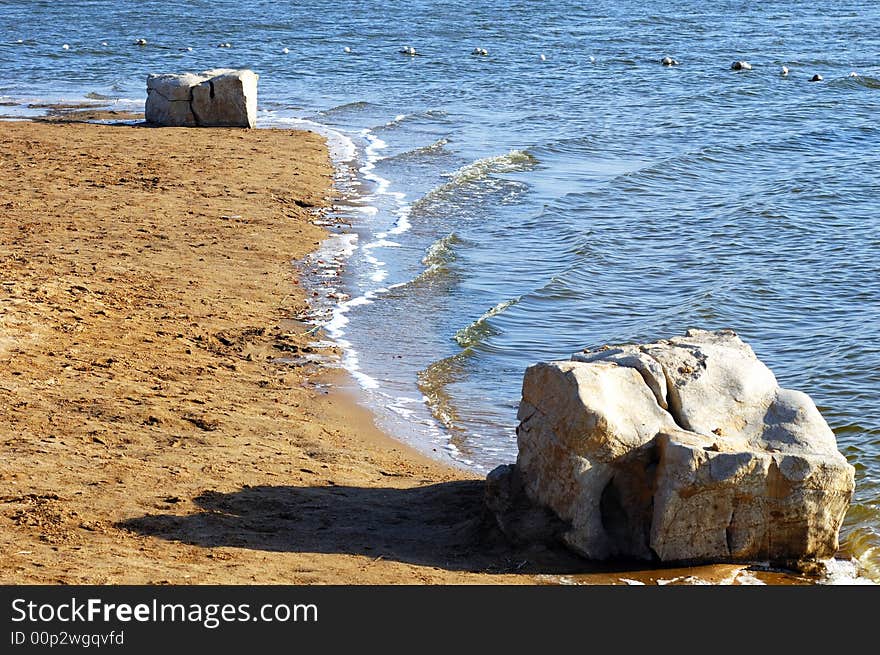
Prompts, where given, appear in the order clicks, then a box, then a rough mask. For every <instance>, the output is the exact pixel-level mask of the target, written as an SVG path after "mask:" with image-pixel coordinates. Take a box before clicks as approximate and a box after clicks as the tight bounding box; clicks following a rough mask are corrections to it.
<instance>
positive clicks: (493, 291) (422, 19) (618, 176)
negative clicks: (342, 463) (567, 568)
mask: <svg viewBox="0 0 880 655" xmlns="http://www.w3.org/2000/svg"><path fill="white" fill-rule="evenodd" d="M582 5H588V6H582ZM380 6H381V8H379V7H380ZM184 7H185V8H184ZM0 38H2V41H3V42H2V43H0V64H2V65H3V69H4V70H5V71H6V75H5V76H4V77H3V79H2V80H0V102H3V103H4V104H5V105H6V106H4V107H0V113H5V114H7V115H26V114H28V113H33V111H34V110H29V109H27V107H26V106H27V105H28V104H29V103H33V102H35V101H40V102H42V101H52V100H55V101H57V100H62V99H64V100H82V99H85V98H98V99H105V100H106V102H107V103H108V104H112V105H113V106H117V107H119V108H134V109H142V107H143V102H144V98H145V88H144V87H145V84H144V78H145V76H146V74H147V73H149V72H175V71H181V72H182V71H185V70H190V71H199V70H204V69H207V68H215V67H221V66H229V67H236V68H238V67H248V68H252V69H253V70H255V71H256V72H257V73H259V74H260V76H261V77H260V111H259V119H258V120H259V122H260V124H261V125H263V126H306V127H310V128H311V129H317V130H319V131H322V132H323V133H325V134H327V135H328V136H329V137H330V138H331V144H332V145H333V154H334V157H335V159H336V161H337V164H338V168H339V174H338V180H337V183H338V186H339V188H340V190H341V192H342V193H343V198H342V199H341V200H340V203H339V207H338V212H337V214H338V218H340V219H341V220H344V221H347V222H349V223H350V224H351V228H350V229H346V230H344V231H343V232H344V233H343V234H340V235H339V236H337V237H335V239H334V240H332V241H331V242H329V243H328V244H327V246H326V247H325V249H324V251H323V252H322V253H321V254H320V255H318V256H316V257H315V258H314V259H313V261H312V265H313V267H314V268H316V269H319V270H323V265H322V264H321V263H320V262H321V261H328V260H329V259H330V258H331V257H333V256H335V257H337V258H338V257H339V256H340V250H341V251H342V254H343V255H344V258H345V264H346V265H345V267H344V272H343V275H342V279H341V283H340V285H339V286H340V287H341V291H343V292H345V293H346V294H348V296H349V299H348V300H347V301H345V302H343V303H342V304H341V305H338V306H335V307H329V308H328V309H327V311H326V312H325V313H324V314H323V315H322V318H321V321H320V324H321V325H322V326H323V327H324V331H323V334H324V335H326V336H327V337H329V338H332V339H334V340H336V341H338V342H340V343H341V344H342V345H343V346H345V354H344V356H343V363H344V364H345V365H346V367H347V368H349V370H351V371H352V372H353V373H354V377H355V379H356V380H357V381H358V384H359V386H360V388H361V391H362V398H363V399H364V402H365V403H367V404H368V405H370V406H371V407H372V408H373V409H374V411H376V413H377V416H378V418H379V421H380V422H381V423H382V424H383V426H384V427H386V428H387V429H389V430H390V431H392V432H393V433H394V434H396V435H397V436H398V437H399V438H400V439H402V440H405V441H408V442H411V443H413V444H415V445H417V446H419V447H421V448H423V449H425V450H427V451H432V450H436V451H437V452H439V453H446V455H447V456H449V457H452V458H454V459H455V460H457V461H459V462H461V463H463V464H465V465H467V466H471V467H473V468H475V469H476V470H479V471H487V470H489V469H491V468H492V467H494V466H495V465H496V464H499V463H505V462H510V461H513V460H514V459H515V456H516V441H515V435H514V429H515V426H516V406H517V402H518V400H519V394H520V385H521V381H522V374H523V371H524V369H525V368H526V366H528V365H529V364H532V363H534V362H536V361H539V360H547V359H559V358H567V357H568V356H569V355H570V353H571V352H573V351H575V350H578V349H581V348H583V347H588V346H598V345H601V344H604V343H613V342H625V341H645V340H655V339H658V338H664V337H669V336H673V335H677V334H680V333H683V331H684V330H685V329H687V328H690V327H699V328H722V327H728V328H732V329H734V330H736V331H737V332H738V333H739V334H740V336H741V337H742V338H743V339H744V340H746V341H747V342H748V343H749V344H751V345H752V347H753V348H754V350H755V351H756V353H757V354H758V356H759V357H760V358H761V359H762V360H763V361H764V362H766V363H767V364H768V365H769V366H770V367H771V368H772V369H773V371H774V372H775V373H776V375H777V377H778V378H779V380H780V382H781V383H782V384H783V386H787V387H791V388H794V389H799V390H802V391H805V392H807V393H808V394H810V395H811V396H812V397H813V399H814V400H815V401H816V403H817V404H818V405H819V407H820V409H821V411H822V413H823V414H824V416H825V417H826V419H827V420H828V422H829V424H830V425H831V426H832V428H833V429H834V431H835V433H836V434H837V438H838V443H839V446H840V448H841V450H842V451H843V453H844V454H845V455H846V457H847V458H848V460H849V461H850V462H851V463H852V464H853V465H854V466H855V467H856V471H857V472H856V494H855V499H854V502H853V504H852V507H851V509H850V512H849V514H848V515H847V519H846V522H845V525H844V528H843V531H842V542H843V544H844V551H845V554H847V555H851V556H853V557H855V558H857V559H858V560H859V561H860V563H861V565H862V566H863V567H864V570H865V571H866V573H867V574H868V575H871V576H874V577H875V578H878V579H880V402H878V397H880V181H878V179H880V178H878V170H880V148H878V144H880V130H878V120H877V117H878V115H880V114H878V104H880V7H878V6H877V5H874V4H871V3H861V2H847V1H833V0H832V1H830V2H827V3H823V4H822V5H821V7H819V8H815V7H806V6H804V5H802V4H801V3H797V2H763V3H756V4H755V5H754V6H745V5H744V3H739V2H712V3H700V4H699V5H695V4H693V3H685V2H677V1H675V0H669V1H667V2H664V3H657V6H655V7H650V6H648V4H646V3H641V2H630V1H623V2H621V1H615V2H593V3H579V2H572V1H569V0H558V1H557V2H554V3H536V2H500V1H497V2H493V1H489V2H482V3H473V2H469V1H468V2H463V1H462V2H424V1H422V0H413V1H411V2H408V3H401V6H399V7H393V6H386V3H381V5H380V3H369V2H345V1H343V0H334V1H333V2H310V3H295V2H277V1H273V2H268V1H267V2H261V1H257V2H253V1H251V2H226V1H220V0H214V1H211V2H192V3H187V4H186V5H183V4H182V3H171V2H150V1H148V0H140V1H138V2H129V1H112V2H111V1H87V0H81V1H79V2H76V3H67V2H56V1H37V0H30V1H29V0H20V1H15V2H0ZM139 38H143V39H146V40H147V45H145V46H135V45H133V42H134V41H135V40H136V39H139ZM220 43H229V44H230V45H231V47H230V48H218V47H217V46H218V44H220ZM65 44H66V45H67V46H68V47H67V48H66V49H65V48H64V47H63V46H64V45H65ZM404 46H412V47H414V48H416V52H417V54H416V55H415V56H409V55H403V54H400V52H399V51H400V49H401V48H402V47H404ZM477 47H479V48H485V49H486V51H487V53H488V54H486V55H474V54H472V51H473V49H474V48H477ZM346 48H347V49H349V51H346ZM285 49H286V50H287V52H286V53H285V52H284V50H285ZM665 55H669V56H672V57H674V58H676V59H677V60H678V61H679V62H680V65H679V66H674V67H664V66H661V65H660V63H659V61H660V59H661V58H662V57H663V56H665ZM735 60H747V61H749V62H751V64H752V66H753V68H752V70H750V71H740V72H734V71H732V70H730V64H731V62H733V61H735ZM782 66H787V67H788V69H789V73H788V75H787V76H782V75H781V74H780V71H781V68H782ZM852 72H855V73H857V76H851V75H850V74H851V73H852ZM817 73H818V74H820V75H821V76H822V77H823V81H821V82H810V79H811V77H812V76H813V75H814V74H817ZM332 251H336V252H332Z"/></svg>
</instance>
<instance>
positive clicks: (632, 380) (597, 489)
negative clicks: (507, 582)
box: [490, 330, 854, 565]
mask: <svg viewBox="0 0 880 655" xmlns="http://www.w3.org/2000/svg"><path fill="white" fill-rule="evenodd" d="M572 359H573V361H567V362H550V363H541V364H536V365H534V366H531V367H529V368H528V370H527V371H526V374H525V377H524V379H523V396H522V402H521V404H520V410H519V420H520V425H519V427H518V429H517V440H518V446H519V455H518V457H517V464H516V469H515V473H516V475H517V476H518V480H519V481H521V483H520V482H518V484H519V486H520V487H522V489H523V490H524V493H525V494H526V495H527V496H528V498H529V499H530V500H531V501H532V502H533V503H536V504H537V505H539V506H542V507H545V508H549V509H550V510H552V512H553V513H554V514H555V516H556V517H558V518H559V519H561V520H562V521H563V522H565V523H566V524H567V525H568V529H567V530H566V531H565V533H564V540H565V542H566V543H567V544H568V545H569V546H570V547H571V548H573V549H574V550H575V551H577V552H579V553H580V554H582V555H584V556H586V557H588V558H591V559H606V558H609V557H614V556H626V557H636V558H641V559H648V560H660V561H664V562H691V563H693V562H708V561H772V562H776V563H784V564H788V565H791V564H796V563H798V562H804V561H815V560H817V559H822V558H827V557H830V556H832V555H833V554H834V553H835V551H836V550H837V547H838V542H837V539H838V532H839V529H840V525H841V522H842V520H843V516H844V513H845V512H846V509H847V507H848V505H849V502H850V499H851V497H852V492H853V484H854V483H853V479H854V469H853V467H852V466H850V465H849V464H848V463H847V462H846V460H845V458H844V457H843V455H841V454H840V452H839V451H838V450H837V443H836V440H835V437H834V433H833V432H832V431H831V429H830V428H829V427H828V424H827V423H826V422H825V420H824V419H823V418H822V416H821V414H820V413H819V411H818V410H817V409H816V406H815V405H814V404H813V402H812V401H811V400H810V398H809V397H808V396H807V395H806V394H803V393H801V392H797V391H791V390H787V389H782V388H780V387H779V386H778V384H777V382H776V378H775V376H774V375H773V373H772V372H771V371H770V370H769V369H768V368H767V367H766V366H765V365H764V364H763V363H761V362H760V361H759V360H758V358H757V357H756V356H755V354H754V352H753V351H752V349H751V348H750V347H749V346H748V345H747V344H745V343H743V342H742V340H740V339H739V337H738V336H737V335H736V334H735V333H734V332H732V331H730V330H722V331H718V332H707V331H702V330H692V331H688V333H687V334H686V335H685V336H683V337H677V338H674V339H669V340H663V341H658V342H656V343H651V344H643V345H639V344H627V345H624V346H613V347H604V348H603V349H601V350H599V351H596V352H585V353H578V354H576V355H574V356H573V358H572ZM511 470H513V469H512V467H508V468H507V469H504V471H500V470H499V473H498V476H500V475H509V474H510V471H511ZM498 476H496V477H498ZM508 486H509V485H508ZM492 488H494V489H502V488H507V487H505V486H504V485H503V484H499V483H498V481H496V484H494V485H493V486H492ZM490 493H491V492H490ZM505 503H506V504H505V506H508V507H509V506H512V504H511V503H510V502H507V501H505ZM490 506H492V503H490ZM495 506H496V507H498V506H501V505H500V504H499V503H497V502H496V503H495ZM497 513H498V512H496V514H497ZM499 524H500V517H499ZM505 525H516V521H514V520H511V517H509V516H508V517H506V519H505Z"/></svg>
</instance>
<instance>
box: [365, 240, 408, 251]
mask: <svg viewBox="0 0 880 655" xmlns="http://www.w3.org/2000/svg"><path fill="white" fill-rule="evenodd" d="M373 248H400V244H399V243H397V242H396V241H388V240H387V239H381V238H380V239H378V240H377V241H371V242H370V243H368V244H367V245H365V246H364V250H372V249H373Z"/></svg>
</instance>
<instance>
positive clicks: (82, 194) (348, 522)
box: [0, 117, 799, 584]
mask: <svg viewBox="0 0 880 655" xmlns="http://www.w3.org/2000/svg"><path fill="white" fill-rule="evenodd" d="M89 118H94V117H89ZM0 140H2V148H0V171H2V173H0V176H2V184H0V212H2V217H3V218H2V221H0V440H2V445H0V448H2V453H3V457H2V459H0V525H2V530H0V554H2V557H0V583H4V584H31V583H50V584H54V583H70V584H84V583H95V584H200V583H228V584H257V583H260V584H264V583H268V584H275V583H284V584H310V583H331V584H388V583H390V584H411V583H456V584H457V583H480V584H486V583H504V584H543V583H560V582H561V583H572V582H582V583H600V584H608V583H614V584H625V582H624V581H622V580H621V578H628V579H632V580H637V581H641V582H646V583H648V584H651V583H653V582H655V581H656V580H658V579H663V580H670V579H674V578H678V577H686V576H691V575H697V576H699V577H700V578H702V579H705V580H710V581H721V580H727V581H728V582H729V581H731V580H733V579H734V578H735V577H736V576H737V575H738V574H740V579H739V580H738V581H740V582H742V581H746V580H748V579H749V578H751V576H752V574H751V573H748V572H746V573H740V572H741V571H742V569H743V567H739V566H715V567H702V568H700V569H683V570H663V571H641V572H637V571H626V570H621V568H620V567H617V569H616V570H615V569H611V570H603V571H596V570H593V571H592V572H587V571H589V570H590V569H589V568H588V567H587V566H586V565H585V563H584V562H582V561H580V560H577V559H576V558H574V557H572V556H570V555H567V554H565V553H563V552H555V551H554V552H550V551H535V550H522V549H515V548H513V547H511V546H509V545H508V544H506V543H504V542H503V541H502V540H501V539H500V538H499V537H498V535H497V533H495V532H494V531H493V530H492V529H491V524H490V522H488V521H487V520H486V518H485V517H484V516H483V514H482V493H483V485H482V481H481V480H480V479H479V478H478V477H477V476H476V475H475V474H473V473H470V472H468V471H465V470H460V469H456V468H452V467H449V466H446V465H444V464H442V463H440V462H436V461H433V460H431V459H429V458H427V457H426V456H424V455H422V454H420V453H418V452H416V451H414V450H412V449H410V448H408V447H406V446H404V445H402V444H400V443H398V442H396V441H394V440H393V439H391V438H390V437H389V436H388V435H385V434H383V433H381V432H380V431H379V430H377V429H376V427H375V426H374V424H373V420H372V417H371V415H370V414H369V413H368V412H367V411H366V410H364V409H362V408H360V407H359V406H358V405H357V404H356V403H355V402H354V400H353V399H352V398H349V397H347V396H346V395H344V394H343V393H341V392H340V391H338V390H336V389H335V386H336V385H335V383H334V380H335V379H336V378H335V376H338V375H341V373H339V372H338V371H335V370H334V369H333V368H332V367H330V366H327V365H326V363H322V361H323V362H326V361H327V360H328V359H330V360H332V358H333V357H334V356H335V354H336V353H334V352H333V351H332V349H330V350H327V351H323V352H316V351H315V349H314V348H313V347H311V346H310V345H309V343H310V341H311V340H312V337H310V336H308V335H306V334H305V333H306V331H307V330H308V329H309V327H310V326H309V325H307V324H306V323H304V322H303V320H301V317H303V316H304V315H305V313H307V309H308V306H307V297H306V294H307V293H312V292H311V291H307V290H305V289H303V285H301V284H300V283H299V282H300V280H299V271H298V269H297V267H296V265H295V262H297V261H299V260H301V259H302V258H303V257H304V256H306V255H307V254H308V253H309V252H310V251H312V250H314V249H315V248H316V247H317V246H318V245H319V243H320V241H321V239H322V238H323V237H324V236H325V232H324V231H323V230H322V228H320V227H319V226H317V225H315V224H314V223H315V220H316V219H317V218H319V217H320V215H321V212H322V211H323V210H326V208H328V207H329V206H330V204H331V203H332V194H333V191H332V168H331V165H330V163H329V159H328V154H327V149H326V145H325V143H324V141H323V139H321V138H320V137H319V136H317V135H315V134H312V133H309V132H303V131H288V130H233V129H202V130H187V129H176V128H163V129H158V128H145V127H141V126H132V125H94V124H83V123H75V122H62V123H45V122H43V123H39V122H7V123H2V128H0ZM624 569H625V567H624ZM756 575H758V577H760V578H761V579H762V580H764V581H766V582H788V583H791V582H798V581H799V579H798V578H795V577H794V576H788V575H777V574H768V573H759V574H756ZM680 581H681V582H687V581H688V580H680Z"/></svg>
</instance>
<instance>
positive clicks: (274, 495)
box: [117, 480, 632, 574]
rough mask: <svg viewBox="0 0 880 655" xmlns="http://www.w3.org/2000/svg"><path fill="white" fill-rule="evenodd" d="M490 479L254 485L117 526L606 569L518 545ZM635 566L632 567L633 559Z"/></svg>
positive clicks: (463, 564) (192, 536)
mask: <svg viewBox="0 0 880 655" xmlns="http://www.w3.org/2000/svg"><path fill="white" fill-rule="evenodd" d="M484 488H485V483H484V482H483V481H482V480H460V481H453V482H444V483H438V484H430V485H425V486H419V487H411V488H393V487H377V488H364V487H347V486H320V487H297V486H256V487H245V488H243V489H241V490H239V491H235V492H231V493H219V492H215V491H206V492H204V493H202V494H201V495H199V496H197V497H196V498H194V499H193V502H194V503H195V504H196V505H197V506H198V507H199V508H200V509H201V511H199V512H197V513H193V514H189V515H184V516H180V515H172V514H153V515H147V516H143V517H139V518H134V519H129V520H126V521H122V522H120V523H119V524H117V527H119V528H122V529H125V530H129V531H132V532H135V533H138V534H142V535H145V536H152V537H158V538H162V539H167V540H170V541H179V542H182V543H186V544H190V545H194V546H201V547H204V548H215V547H223V546H227V547H235V548H248V549H253V550H263V551H271V552H301V553H327V554H348V555H362V556H366V557H373V558H382V559H385V560H395V561H400V562H404V563H408V564H416V565H422V566H432V567H438V568H443V569H447V570H455V571H472V572H483V573H513V572H516V573H533V574H534V573H555V574H561V573H598V572H609V571H610V570H613V568H616V567H608V566H602V565H599V564H597V563H591V562H586V561H585V560H583V559H580V558H578V557H576V556H574V555H572V554H570V553H569V552H568V551H566V550H564V549H563V548H559V549H556V548H548V547H546V546H541V547H538V548H535V547H530V548H516V547H514V546H512V545H510V544H509V543H508V542H507V541H506V540H505V539H504V538H503V537H502V536H501V534H500V532H499V531H498V530H497V528H495V526H494V524H493V521H492V519H491V518H489V517H488V515H487V514H486V513H485V511H484V506H483V494H484ZM624 568H626V569H627V570H631V569H632V566H631V565H630V566H625V567H624Z"/></svg>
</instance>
